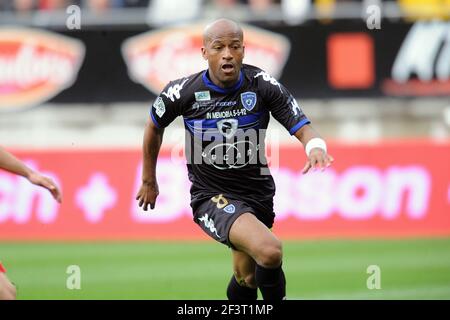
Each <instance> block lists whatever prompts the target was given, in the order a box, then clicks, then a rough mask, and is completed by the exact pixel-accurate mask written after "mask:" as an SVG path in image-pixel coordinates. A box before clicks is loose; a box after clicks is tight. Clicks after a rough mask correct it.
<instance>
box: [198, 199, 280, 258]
mask: <svg viewBox="0 0 450 320" xmlns="http://www.w3.org/2000/svg"><path fill="white" fill-rule="evenodd" d="M246 212H250V213H253V214H254V215H255V216H256V217H257V218H258V220H260V221H261V222H262V223H264V225H266V226H267V227H268V228H269V229H270V228H272V225H273V222H274V217H275V215H274V214H273V211H271V212H270V211H269V210H266V209H265V208H263V207H261V206H260V205H258V204H253V205H250V204H249V203H248V202H245V201H241V200H236V199H234V198H233V199H232V198H230V197H229V196H224V195H222V194H218V195H216V196H213V197H211V198H209V199H205V200H203V201H202V202H201V203H200V204H198V205H197V206H196V209H195V210H194V221H195V223H197V224H198V225H199V226H200V228H202V230H203V231H204V232H205V233H206V234H208V235H209V236H210V237H211V238H213V239H214V240H216V241H219V242H220V243H223V244H225V245H227V246H228V247H231V248H233V249H234V247H233V245H232V244H231V242H230V240H229V233H230V229H231V226H232V225H233V223H234V221H235V220H236V219H237V218H238V217H239V216H240V215H241V214H243V213H246Z"/></svg>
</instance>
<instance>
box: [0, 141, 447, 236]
mask: <svg viewBox="0 0 450 320" xmlns="http://www.w3.org/2000/svg"><path fill="white" fill-rule="evenodd" d="M330 152H332V154H333V155H334V156H335V158H336V162H335V163H334V164H333V166H332V167H330V168H329V169H328V170H326V171H325V172H320V171H316V172H311V173H309V174H307V175H302V174H301V172H300V171H301V168H302V167H303V162H304V160H305V159H304V152H303V150H302V149H301V148H298V147H295V148H294V147H287V146H285V147H281V149H280V154H279V157H278V162H277V164H278V165H277V166H276V167H274V166H272V174H273V176H274V179H275V182H276V184H277V192H276V196H275V212H276V214H277V218H276V224H275V227H274V232H275V233H276V234H277V235H278V236H280V237H281V238H283V239H312V238H382V237H389V238H398V237H432V236H448V235H450V216H449V213H450V171H449V170H448V164H449V163H450V145H449V143H442V144H435V143H431V142H427V141H414V142H399V143H395V142H392V143H387V144H383V145H358V146H354V145H343V144H331V145H330ZM15 153H16V154H17V155H18V156H20V158H21V159H24V160H26V161H27V163H28V165H30V166H32V167H35V168H36V169H39V170H41V171H42V172H43V173H44V174H47V175H49V176H51V177H52V178H53V179H54V180H55V181H56V182H57V183H58V184H59V185H60V186H61V187H62V192H63V203H62V204H61V205H58V204H57V203H56V202H55V201H54V200H53V199H52V198H51V196H50V194H49V193H48V191H46V190H44V189H41V188H38V187H35V186H33V185H31V184H30V183H29V182H28V181H26V180H24V179H23V178H19V177H17V176H14V175H10V174H8V173H6V172H0V239H1V240H32V239H40V240H132V239H150V240H155V239H166V240H180V239H206V238H207V237H206V236H205V235H203V233H202V231H201V230H200V228H199V227H198V226H197V225H196V224H195V223H194V222H193V221H192V213H191V210H190V207H189V187H190V183H189V181H188V180H187V172H186V168H185V165H184V164H183V163H182V162H181V161H173V160H172V159H171V157H170V155H171V153H172V151H171V150H168V149H165V150H162V153H161V158H160V159H159V160H158V179H159V181H158V182H159V187H160V195H159V198H158V200H157V203H156V208H155V210H154V211H149V212H144V211H141V209H140V208H139V207H138V206H137V203H136V200H135V195H136V193H137V189H138V187H139V184H140V176H141V174H140V168H141V163H140V161H141V160H140V159H141V153H140V151H138V150H129V151H126V150H109V151H108V150H103V151H94V150H92V151H90V150H85V151H76V152H73V151H62V150H56V151H34V152H30V151H27V152H21V151H20V150H16V151H15Z"/></svg>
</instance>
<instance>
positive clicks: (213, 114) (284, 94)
mask: <svg viewBox="0 0 450 320" xmlns="http://www.w3.org/2000/svg"><path fill="white" fill-rule="evenodd" d="M270 114H272V116H273V117H274V118H275V119H276V120H278V121H279V122H280V123H281V124H282V125H283V126H284V127H285V128H286V129H287V130H288V131H289V132H290V134H291V135H292V134H294V133H295V132H296V131H297V130H298V129H300V128H301V127H302V126H304V125H305V124H308V123H309V120H308V118H307V117H306V116H305V115H304V113H303V112H302V110H301V108H300V107H299V106H298V104H297V102H296V100H295V99H294V97H293V96H292V95H291V94H290V93H289V91H288V90H287V89H286V88H285V87H284V86H283V85H281V84H280V83H279V82H278V81H277V80H276V79H274V78H273V77H272V76H270V75H269V74H267V73H266V72H264V71H263V70H261V69H259V68H257V67H254V66H250V65H243V67H242V69H241V72H240V76H239V80H238V82H237V83H236V84H235V85H234V86H233V87H229V88H221V87H218V86H216V85H215V84H214V83H213V82H212V81H211V80H210V78H209V74H208V71H207V70H206V71H202V72H199V73H196V74H193V75H191V76H188V77H185V78H181V79H178V80H175V81H171V82H170V83H169V84H168V85H167V86H166V87H165V88H164V90H163V91H162V92H161V94H160V95H159V96H158V97H157V99H156V100H155V102H154V103H153V105H152V107H151V110H150V116H151V118H152V120H153V122H154V123H155V125H156V126H158V127H161V128H164V127H166V126H168V125H169V124H170V123H171V122H172V121H173V120H174V119H175V118H176V117H177V116H183V119H184V126H185V129H186V146H185V152H186V159H187V168H188V172H189V180H190V181H191V182H192V187H191V200H192V202H191V206H192V207H193V208H194V209H195V207H196V205H197V204H198V203H199V201H202V200H204V199H206V198H210V197H212V196H214V195H217V194H223V195H224V196H228V197H230V198H237V199H240V200H243V201H247V202H248V203H249V204H250V205H255V206H259V207H261V205H262V206H263V209H265V210H269V211H270V210H273V209H272V208H271V206H272V203H273V202H272V200H273V196H274V194H275V184H274V181H273V178H272V176H271V175H270V172H269V170H268V165H267V159H266V157H265V145H264V139H265V129H267V126H268V123H269V119H270Z"/></svg>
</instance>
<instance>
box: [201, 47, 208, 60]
mask: <svg viewBox="0 0 450 320" xmlns="http://www.w3.org/2000/svg"><path fill="white" fill-rule="evenodd" d="M201 50H202V57H203V59H205V60H208V55H207V54H206V48H205V47H202V48H201Z"/></svg>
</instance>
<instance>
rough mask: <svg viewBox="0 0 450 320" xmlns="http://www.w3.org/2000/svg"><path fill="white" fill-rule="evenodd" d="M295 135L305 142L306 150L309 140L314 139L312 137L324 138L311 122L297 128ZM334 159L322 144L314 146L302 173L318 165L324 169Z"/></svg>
mask: <svg viewBox="0 0 450 320" xmlns="http://www.w3.org/2000/svg"><path fill="white" fill-rule="evenodd" d="M295 137H296V138H297V139H298V140H299V141H300V142H301V143H302V144H303V146H304V148H305V150H307V145H308V142H310V141H312V139H320V140H322V138H321V137H320V135H319V134H318V133H317V131H316V130H314V129H313V128H312V127H311V125H309V124H307V125H304V126H303V127H302V128H300V129H299V130H297V132H296V133H295ZM320 140H319V142H320ZM333 161H334V158H333V157H332V156H331V155H329V154H328V153H327V150H326V147H324V146H322V147H320V144H319V145H317V146H316V147H314V146H313V147H312V148H311V151H310V152H309V155H308V160H307V161H306V164H305V166H304V167H303V170H302V173H303V174H305V173H307V172H308V171H309V170H310V169H311V168H313V169H314V168H316V167H318V168H319V169H321V170H322V171H323V170H325V168H327V167H329V166H330V165H331V163H332V162H333Z"/></svg>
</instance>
